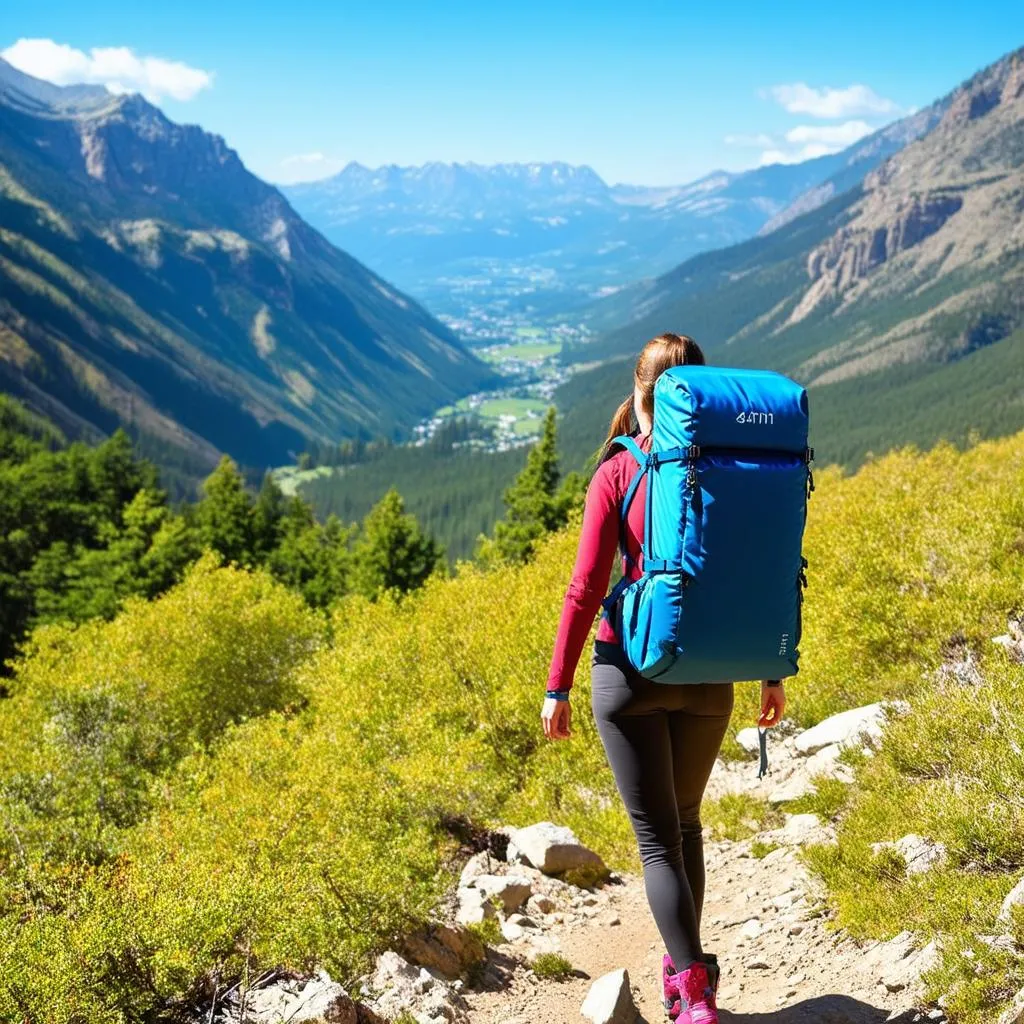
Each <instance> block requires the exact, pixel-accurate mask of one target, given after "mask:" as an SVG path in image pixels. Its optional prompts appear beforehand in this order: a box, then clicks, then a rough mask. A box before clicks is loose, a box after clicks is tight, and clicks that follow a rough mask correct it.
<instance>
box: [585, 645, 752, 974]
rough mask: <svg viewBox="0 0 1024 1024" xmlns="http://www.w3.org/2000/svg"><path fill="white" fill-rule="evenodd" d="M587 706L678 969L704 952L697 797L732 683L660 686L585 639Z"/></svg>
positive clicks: (613, 649) (724, 722) (725, 718)
mask: <svg viewBox="0 0 1024 1024" xmlns="http://www.w3.org/2000/svg"><path fill="white" fill-rule="evenodd" d="M591 680H592V693H591V706H592V707H593V711H594V719H595V721H596V722H597V729H598V732H599V733H600V735H601V742H602V743H603V744H604V749H605V753H606V754H607V755H608V763H609V764H610V765H611V768H612V772H613V774H614V775H615V783H616V785H617V786H618V789H619V793H620V794H621V796H622V800H623V802H624V803H625V805H626V810H627V812H628V813H629V817H630V821H631V822H632V824H633V831H634V832H635V833H636V838H637V843H638V845H639V847H640V860H641V862H642V863H643V869H644V886H645V888H646V890H647V900H648V902H649V903H650V905H651V912H652V914H653V915H654V921H655V923H656V924H657V926H658V931H659V932H661V937H662V940H663V941H664V943H665V948H666V949H667V950H668V953H669V955H670V956H671V957H672V962H673V964H675V967H676V969H677V970H680V971H681V970H683V969H684V968H685V967H686V965H688V964H689V963H691V962H692V961H693V960H696V959H697V958H698V957H700V956H701V955H703V950H702V948H701V944H700V915H701V909H702V907H703V904H704V843H703V840H702V837H701V824H700V804H701V800H702V799H703V796H704V787H705V786H706V785H707V781H708V776H709V775H710V774H711V768H712V766H713V765H714V762H715V758H716V757H717V756H718V750H719V747H720V746H721V744H722V738H723V737H724V736H725V730H726V727H727V726H728V724H729V717H730V715H731V714H732V702H733V686H732V683H703V684H699V685H692V684H691V685H685V686H683V685H669V684H667V683H654V682H651V681H650V680H648V679H644V678H643V676H640V675H639V674H637V673H636V672H635V671H634V670H633V669H632V668H631V667H630V666H629V665H628V663H627V662H626V660H625V657H624V655H623V653H622V649H621V648H620V647H619V646H618V645H617V644H612V643H606V642H603V641H598V642H597V643H595V645H594V662H593V669H592V672H591Z"/></svg>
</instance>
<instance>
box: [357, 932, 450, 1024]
mask: <svg viewBox="0 0 1024 1024" xmlns="http://www.w3.org/2000/svg"><path fill="white" fill-rule="evenodd" d="M368 987H369V988H370V990H371V991H372V992H373V993H374V998H373V1001H372V1008H373V1009H374V1010H375V1011H376V1012H377V1013H379V1014H381V1015H382V1016H384V1017H387V1018H388V1019H391V1018H393V1017H398V1016H400V1015H401V1014H402V1013H403V1012H406V1013H410V1014H411V1015H412V1016H413V1018H414V1019H415V1020H417V1021H427V1022H436V1021H442V1020H443V1021H452V1022H454V1024H463V1022H468V1020H469V1016H468V1012H467V1010H468V1007H467V1005H466V1001H465V1000H464V999H463V998H462V996H461V995H460V994H459V993H458V991H457V990H456V989H455V988H454V987H453V986H451V985H449V984H447V983H446V982H444V981H442V980H440V979H438V978H436V977H434V976H433V975H431V973H430V972H429V971H425V970H420V969H418V968H416V967H414V966H413V965H412V964H410V963H409V962H408V961H407V960H405V959H404V958H403V957H401V956H399V955H398V954H397V953H395V952H394V951H393V950H388V951H387V952H386V953H381V955H380V956H379V957H378V958H377V965H376V969H375V970H374V972H373V975H372V977H371V978H370V979H369V982H368ZM355 1021H356V1017H354V1016H353V1018H352V1024H354V1022H355ZM346 1024H348V1022H346Z"/></svg>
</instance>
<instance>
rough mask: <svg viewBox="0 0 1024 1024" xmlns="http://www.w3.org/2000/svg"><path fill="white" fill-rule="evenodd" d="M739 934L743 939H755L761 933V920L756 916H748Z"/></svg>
mask: <svg viewBox="0 0 1024 1024" xmlns="http://www.w3.org/2000/svg"><path fill="white" fill-rule="evenodd" d="M740 934H741V935H742V936H743V938H745V939H756V938H757V937H758V935H760V934H761V922H760V921H759V920H758V919H757V918H756V917H752V918H750V920H749V921H746V922H745V923H744V925H743V927H742V928H741V929H740Z"/></svg>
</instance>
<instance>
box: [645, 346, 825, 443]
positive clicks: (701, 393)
mask: <svg viewBox="0 0 1024 1024" xmlns="http://www.w3.org/2000/svg"><path fill="white" fill-rule="evenodd" d="M659 406H666V407H667V408H668V409H671V414H670V415H664V416H659V415H658V409H659ZM807 429H808V416H807V391H806V389H805V388H803V387H801V386H800V385H799V384H797V383H796V382H795V381H792V380H790V379H789V378H788V377H784V376H783V375H782V374H780V373H774V372H773V371H771V370H739V369H731V368H730V369H727V368H725V367H718V366H674V367H672V368H671V369H668V370H666V371H665V372H664V373H663V374H662V375H661V376H660V377H659V378H658V381H657V383H656V384H655V386H654V436H653V439H652V440H653V446H652V447H653V448H654V449H655V450H656V451H658V450H665V449H670V448H687V447H695V448H712V449H714V448H726V449H739V450H743V449H758V450H772V451H777V452H792V453H794V454H803V453H804V452H806V451H807Z"/></svg>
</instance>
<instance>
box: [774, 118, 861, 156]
mask: <svg viewBox="0 0 1024 1024" xmlns="http://www.w3.org/2000/svg"><path fill="white" fill-rule="evenodd" d="M873 131H874V129H873V128H872V127H871V125H869V124H868V123H867V122H866V121H844V122H843V123H842V124H799V125H797V126H796V127H795V128H790V129H789V131H788V132H786V141H787V142H792V143H794V144H804V145H807V144H813V143H821V144H822V145H825V146H835V148H836V149H837V150H839V149H845V148H846V147H847V146H852V145H853V144H854V143H855V142H858V141H859V140H860V139H863V138H864V136H865V135H870V134H871V133H872V132H873Z"/></svg>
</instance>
